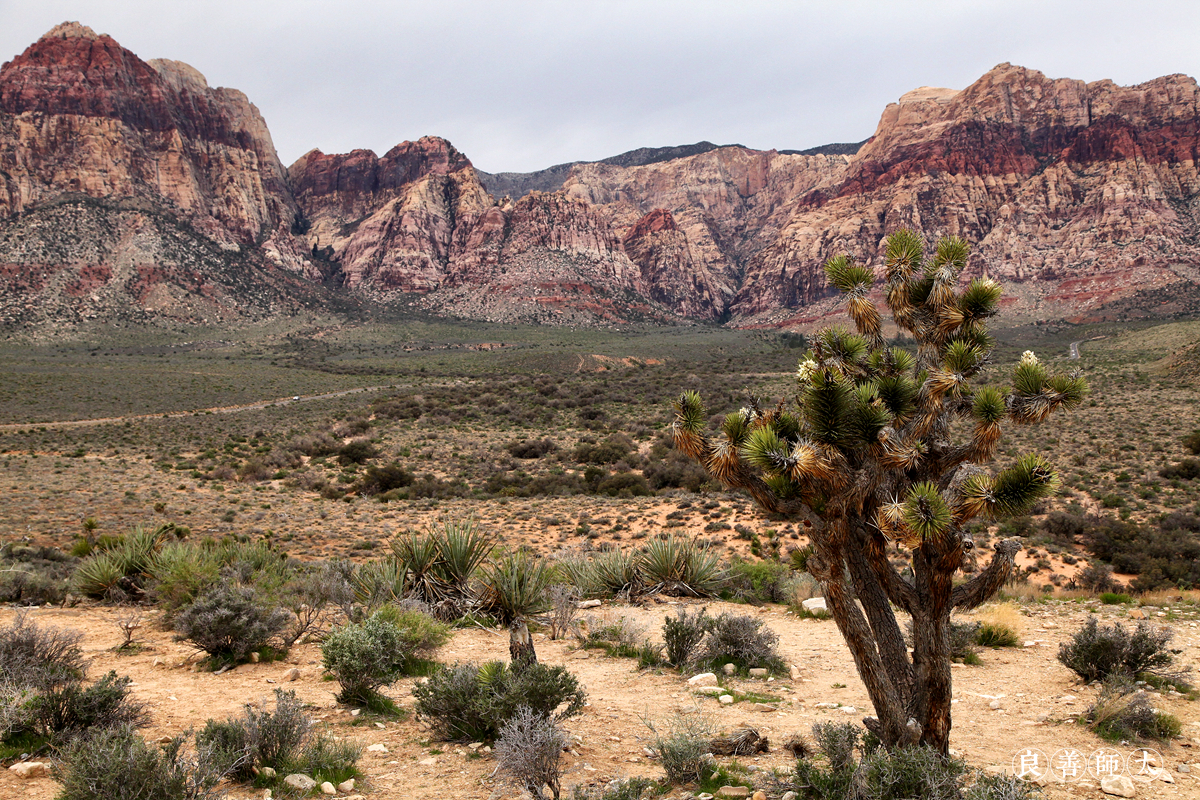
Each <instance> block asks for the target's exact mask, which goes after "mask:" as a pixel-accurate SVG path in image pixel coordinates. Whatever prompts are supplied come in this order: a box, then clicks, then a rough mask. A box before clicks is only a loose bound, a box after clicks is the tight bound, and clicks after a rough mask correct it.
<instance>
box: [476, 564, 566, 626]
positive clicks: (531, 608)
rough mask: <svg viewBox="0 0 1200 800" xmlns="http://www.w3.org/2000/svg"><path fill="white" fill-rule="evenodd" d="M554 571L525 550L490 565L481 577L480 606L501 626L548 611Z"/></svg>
mask: <svg viewBox="0 0 1200 800" xmlns="http://www.w3.org/2000/svg"><path fill="white" fill-rule="evenodd" d="M553 577H554V572H553V570H551V569H550V567H549V566H548V565H547V564H546V562H545V561H544V560H543V559H541V558H538V557H537V556H535V555H533V554H531V553H528V552H527V551H525V550H518V551H516V552H515V553H510V554H509V555H507V556H505V557H504V558H501V559H499V560H498V561H496V562H495V563H494V564H490V565H489V566H488V567H487V569H485V570H484V573H483V580H482V582H483V601H484V602H483V605H484V608H486V609H487V610H488V611H489V612H491V613H492V614H494V615H495V616H496V618H497V619H499V620H500V622H501V623H502V624H504V625H511V624H512V623H514V622H516V621H517V620H519V619H521V618H522V617H529V616H533V615H535V614H541V613H543V612H545V611H548V610H549V609H550V582H551V580H552V579H553Z"/></svg>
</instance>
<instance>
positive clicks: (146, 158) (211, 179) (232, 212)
mask: <svg viewBox="0 0 1200 800" xmlns="http://www.w3.org/2000/svg"><path fill="white" fill-rule="evenodd" d="M0 171H3V173H4V175H5V180H4V181H3V182H0V218H4V217H8V216H11V215H14V214H18V213H21V212H23V211H26V210H27V209H30V208H33V207H37V206H39V205H41V204H44V203H46V202H48V201H50V200H53V199H54V198H56V197H59V196H61V195H62V194H63V193H65V192H74V193H79V194H83V195H86V196H90V197H97V198H141V199H145V200H147V201H149V202H151V203H152V204H154V205H155V206H159V207H163V208H165V209H169V210H171V211H172V212H175V213H182V214H183V215H186V216H188V217H190V218H192V219H193V220H194V223H195V225H196V227H197V229H198V230H200V231H201V232H202V233H204V234H205V235H208V236H210V237H211V238H213V239H215V240H217V241H223V242H226V243H228V244H229V245H230V246H256V245H262V244H263V243H264V242H267V241H269V240H272V239H276V238H278V237H281V236H286V235H289V234H288V230H289V229H290V227H291V225H292V222H293V219H294V218H295V215H296V209H295V203H294V201H293V200H292V199H291V194H290V192H289V190H288V187H287V178H286V174H285V172H284V170H283V166H282V165H281V164H280V162H279V159H278V157H277V156H276V154H275V148H274V145H273V144H272V142H271V135H270V132H269V131H268V130H267V126H266V123H265V122H264V121H263V119H262V116H261V115H260V114H259V113H258V110H257V109H256V108H255V107H254V106H253V105H252V104H251V103H250V101H249V100H248V99H247V98H246V96H245V95H244V94H242V93H241V92H239V91H236V90H233V89H212V88H210V87H209V86H208V83H207V81H205V79H204V76H203V75H201V74H200V73H199V72H198V71H196V70H195V69H193V68H192V67H190V66H188V65H186V64H182V63H180V62H177V61H167V60H157V61H153V62H144V61H142V60H141V59H139V58H138V57H137V56H135V55H134V54H133V53H131V52H129V51H128V50H125V49H124V48H122V47H121V46H120V45H119V44H117V43H116V42H115V41H113V40H112V39H111V38H110V37H108V36H98V35H96V34H95V33H94V32H92V31H91V30H90V29H87V28H85V27H84V26H80V25H78V24H77V23H65V24H63V25H60V26H58V27H56V28H55V29H54V30H52V31H51V32H50V33H48V34H46V36H44V37H42V38H41V39H39V40H38V41H37V42H35V43H34V44H33V45H32V46H30V47H29V49H27V50H26V51H25V52H24V53H22V54H21V55H19V56H17V57H16V58H15V59H13V60H12V61H11V62H9V63H7V64H5V65H4V67H3V68H2V69H0ZM275 250H276V251H277V252H278V254H279V257H280V258H281V259H283V261H284V264H283V265H284V266H287V267H289V268H291V269H294V270H303V269H304V268H305V265H304V262H303V261H296V260H294V259H293V258H291V257H290V253H291V248H290V247H288V246H286V245H285V246H283V247H278V246H277V247H276V248H275Z"/></svg>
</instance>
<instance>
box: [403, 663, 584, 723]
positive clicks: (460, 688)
mask: <svg viewBox="0 0 1200 800" xmlns="http://www.w3.org/2000/svg"><path fill="white" fill-rule="evenodd" d="M413 695H414V696H415V697H416V699H417V712H418V713H419V714H420V715H421V716H422V717H424V718H425V719H427V720H429V721H430V723H431V725H432V727H433V730H434V733H435V735H437V736H438V738H440V739H444V740H449V741H493V740H494V739H495V738H496V736H498V735H499V733H500V729H501V728H502V727H503V726H504V723H506V722H507V721H508V720H510V719H512V717H513V715H514V714H516V712H517V709H518V708H520V707H521V706H528V707H529V708H530V709H532V710H533V712H534V713H536V714H539V715H542V716H547V717H553V718H554V719H555V720H556V721H562V720H564V719H567V718H568V717H573V716H575V715H576V714H578V713H579V712H580V711H582V709H583V704H584V701H585V699H586V697H587V695H586V694H585V693H584V691H583V688H582V687H581V686H580V685H579V681H578V679H577V678H576V677H575V676H574V675H572V674H571V673H570V672H568V671H567V670H566V668H565V667H561V666H554V667H551V666H547V665H545V664H542V663H536V662H535V663H533V664H529V665H527V666H525V667H524V668H523V669H521V670H519V671H514V670H511V669H509V668H508V665H506V664H504V663H503V662H500V661H491V662H488V663H486V664H483V665H482V666H479V665H476V664H472V663H465V664H456V665H455V666H453V667H443V668H441V669H439V670H438V671H437V672H434V673H433V674H432V675H430V676H429V677H428V678H427V679H426V681H425V682H424V683H422V684H418V685H417V686H416V687H414V688H413ZM560 706H561V708H560Z"/></svg>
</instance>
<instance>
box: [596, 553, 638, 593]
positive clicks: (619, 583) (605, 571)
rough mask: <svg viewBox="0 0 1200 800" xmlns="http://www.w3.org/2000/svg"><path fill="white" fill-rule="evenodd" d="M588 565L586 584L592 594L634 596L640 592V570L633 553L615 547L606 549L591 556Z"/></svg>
mask: <svg viewBox="0 0 1200 800" xmlns="http://www.w3.org/2000/svg"><path fill="white" fill-rule="evenodd" d="M588 567H589V568H588V576H587V584H588V585H589V586H590V587H591V588H592V590H593V591H592V592H591V593H593V594H602V595H607V596H616V595H620V594H627V595H629V596H634V595H637V594H641V593H642V590H643V588H644V583H643V576H642V571H641V569H640V568H639V565H638V560H637V558H636V557H635V556H634V554H633V553H626V552H624V551H622V550H619V549H617V548H613V549H612V550H606V551H604V552H602V553H598V554H597V555H596V556H595V557H593V558H592V560H591V561H589V562H588Z"/></svg>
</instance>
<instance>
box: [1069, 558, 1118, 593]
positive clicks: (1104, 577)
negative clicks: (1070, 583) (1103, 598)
mask: <svg viewBox="0 0 1200 800" xmlns="http://www.w3.org/2000/svg"><path fill="white" fill-rule="evenodd" d="M1075 583H1076V584H1077V585H1078V586H1079V588H1081V589H1084V590H1086V591H1089V592H1095V593H1097V594H1100V593H1103V592H1111V591H1114V590H1116V589H1119V588H1120V586H1121V585H1120V583H1118V582H1117V581H1115V580H1113V568H1112V567H1110V566H1109V565H1107V564H1100V563H1092V564H1088V565H1087V567H1085V568H1084V569H1082V570H1080V571H1079V574H1078V575H1076V576H1075Z"/></svg>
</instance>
